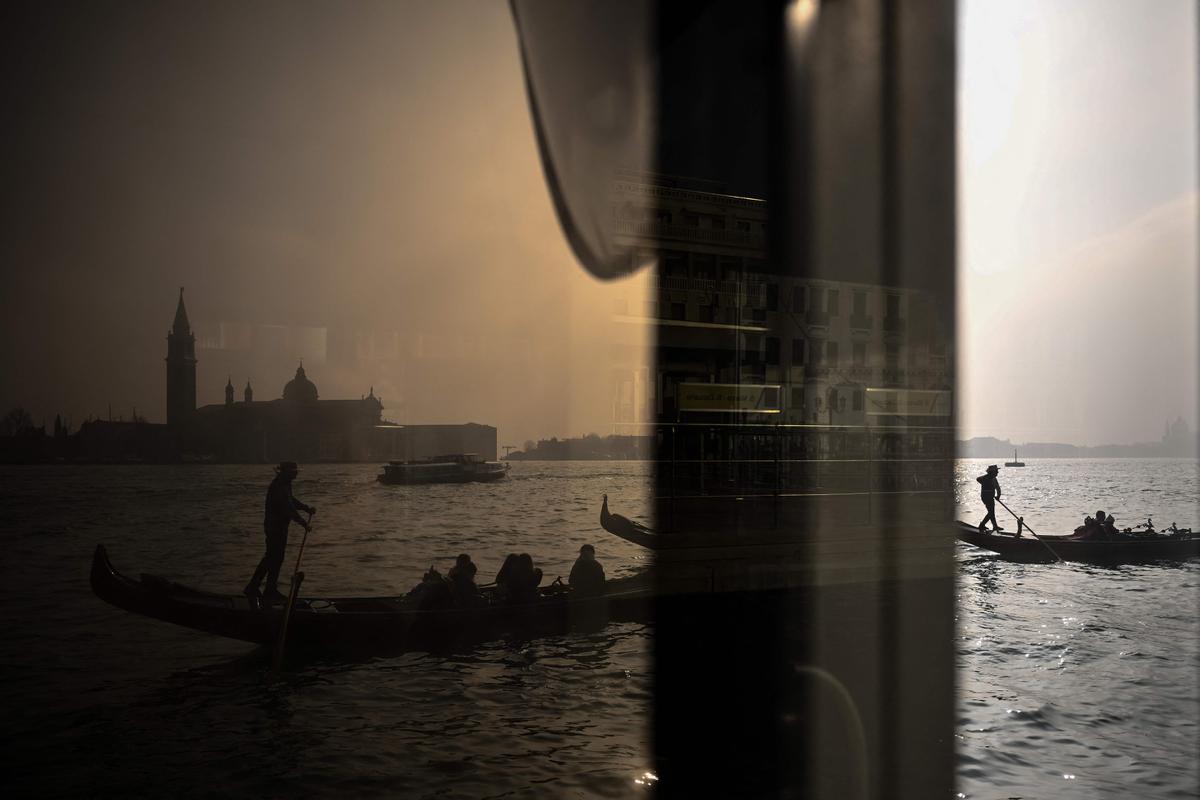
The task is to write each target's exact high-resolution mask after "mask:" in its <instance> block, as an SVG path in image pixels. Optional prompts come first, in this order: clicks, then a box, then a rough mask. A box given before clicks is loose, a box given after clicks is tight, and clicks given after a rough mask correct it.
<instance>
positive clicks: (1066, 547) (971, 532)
mask: <svg viewBox="0 0 1200 800" xmlns="http://www.w3.org/2000/svg"><path fill="white" fill-rule="evenodd" d="M958 539H959V541H962V542H966V543H967V544H970V545H974V546H975V547H980V548H983V549H984V550H991V551H992V552H994V553H999V554H1000V555H1001V556H1002V557H1004V558H1006V559H1008V560H1010V561H1025V562H1031V563H1032V562H1049V561H1058V560H1062V561H1085V562H1091V563H1094V564H1135V563H1139V562H1147V561H1182V560H1183V559H1187V558H1194V557H1195V556H1198V555H1200V537H1196V536H1191V535H1175V536H1156V537H1148V536H1147V537H1129V538H1120V539H1111V540H1107V541H1097V540H1084V539H1073V538H1071V537H1068V536H1039V537H1034V536H1032V535H1030V534H1028V533H1026V534H1024V535H1022V536H1021V537H1017V536H1013V535H1011V534H1007V533H1005V534H996V533H982V532H981V531H980V530H979V528H977V527H975V526H974V525H970V524H968V523H966V522H960V523H958Z"/></svg>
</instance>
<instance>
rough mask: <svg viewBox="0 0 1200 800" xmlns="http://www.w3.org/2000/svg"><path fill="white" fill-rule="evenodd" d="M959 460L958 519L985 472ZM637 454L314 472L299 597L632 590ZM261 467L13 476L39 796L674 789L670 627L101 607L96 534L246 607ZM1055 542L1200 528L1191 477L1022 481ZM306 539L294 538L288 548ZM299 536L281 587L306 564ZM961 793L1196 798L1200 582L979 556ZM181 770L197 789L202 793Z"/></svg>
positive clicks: (13, 547) (1187, 470) (13, 752)
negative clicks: (467, 635)
mask: <svg viewBox="0 0 1200 800" xmlns="http://www.w3.org/2000/svg"><path fill="white" fill-rule="evenodd" d="M984 465H985V464H984V462H978V461H964V462H960V464H959V468H958V476H959V492H960V501H961V503H962V504H963V508H962V514H961V515H962V516H964V517H965V518H970V519H972V520H974V519H975V518H977V517H978V516H981V513H977V512H978V509H977V508H976V506H977V505H978V502H977V499H976V497H977V492H976V491H975V488H976V485H975V483H974V476H975V475H976V474H979V473H980V472H982V468H983V466H984ZM649 470H650V468H649V465H647V464H644V463H632V462H631V463H608V462H603V463H596V462H591V463H571V462H545V463H518V464H515V465H514V467H513V471H512V474H511V477H510V479H509V480H508V481H506V482H501V483H498V484H492V485H467V486H434V487H384V486H380V485H378V484H376V483H375V482H374V475H375V472H376V468H375V467H373V466H371V465H366V464H363V465H358V464H346V465H321V466H315V467H310V468H308V469H307V470H305V472H304V473H303V474H302V476H301V478H300V479H299V480H298V482H297V484H296V494H297V496H298V497H300V498H302V499H304V500H305V501H306V502H309V503H311V504H313V505H316V506H317V507H318V508H319V509H320V510H319V513H318V515H317V517H316V526H315V527H314V531H313V534H312V535H311V537H310V538H309V541H308V545H307V549H306V551H305V556H304V560H305V568H306V572H307V575H308V578H307V580H306V583H305V594H313V595H320V594H400V593H403V592H404V591H405V590H407V589H408V588H409V587H411V586H412V585H413V584H414V583H415V582H416V581H417V580H419V578H420V574H421V573H422V571H424V570H425V569H427V568H428V566H429V565H430V564H437V565H439V566H441V567H442V568H445V567H448V566H449V564H450V563H451V562H452V560H453V557H454V556H455V555H456V554H457V553H458V552H460V551H467V552H470V553H471V554H472V555H473V556H474V557H475V560H476V562H477V563H478V564H479V565H480V571H481V579H482V580H490V578H491V577H492V576H493V575H494V573H495V569H496V568H497V567H498V566H499V563H500V560H501V559H502V557H503V555H504V554H505V553H508V552H511V551H517V552H520V551H527V552H529V553H531V554H532V555H533V556H534V558H535V560H537V562H538V563H539V564H540V565H541V566H542V567H543V569H544V570H545V572H546V575H547V580H549V579H552V578H553V577H554V576H556V575H566V573H567V572H568V571H569V569H570V564H571V562H572V560H573V558H574V554H575V553H576V551H577V550H578V548H579V545H580V544H583V543H584V542H591V543H593V544H595V545H596V547H597V551H598V557H599V558H600V559H601V561H602V562H603V563H604V565H605V567H606V569H607V571H608V573H609V574H610V575H622V574H630V573H633V572H636V571H638V570H640V569H642V568H643V567H644V566H645V565H646V554H645V553H644V552H643V551H641V550H640V549H639V548H636V547H634V546H633V545H629V544H627V543H625V542H623V541H620V540H618V539H616V538H614V537H612V536H609V535H607V534H605V533H604V532H603V531H601V530H600V529H599V526H598V524H597V516H598V513H599V503H600V496H601V495H602V494H604V493H608V494H609V495H610V498H612V499H613V500H614V503H617V502H618V501H619V505H618V506H617V507H618V508H620V509H621V510H622V511H623V512H624V513H627V514H629V515H631V516H635V517H639V516H642V517H644V515H645V514H646V513H647V510H648V509H647V503H648V497H649V488H650V471H649ZM269 478H270V471H269V469H268V468H264V467H256V466H194V465H192V466H178V467H59V466H55V467H26V468H6V469H4V470H3V471H0V480H3V482H4V485H5V487H6V490H5V493H4V495H3V496H2V498H0V514H2V515H3V519H4V520H5V524H4V526H3V533H0V536H3V538H4V543H5V547H6V556H7V557H6V559H5V562H4V570H5V579H4V585H5V586H6V589H7V590H8V591H7V593H6V599H7V601H8V602H7V605H8V612H9V613H8V615H7V617H8V620H7V622H6V623H5V635H4V647H3V653H2V661H0V670H2V671H3V673H2V674H3V677H4V680H3V682H2V683H0V686H2V687H3V688H2V689H0V692H3V700H4V707H5V708H6V709H8V712H7V713H6V715H5V719H4V725H5V727H6V731H5V734H6V735H5V739H6V741H7V742H8V743H9V745H8V752H7V755H8V756H9V761H10V766H9V767H8V768H7V769H6V770H4V774H3V776H2V777H0V786H4V787H7V788H9V789H13V788H17V789H19V790H20V791H22V792H23V793H30V792H34V793H37V794H39V795H67V794H73V795H77V794H91V795H108V796H117V795H131V794H132V795H140V796H164V795H180V794H184V795H206V794H209V795H211V794H230V793H232V794H241V795H250V796H260V795H264V794H278V795H299V794H303V795H305V796H322V795H338V794H346V793H353V794H356V795H383V796H396V797H401V796H402V797H432V796H438V797H504V796H512V797H517V796H520V797H525V796H546V797H597V796H599V797H605V796H607V797H628V796H631V795H635V794H638V793H645V792H648V791H652V786H653V783H654V782H653V780H648V779H647V778H646V772H647V771H648V770H650V769H651V758H650V755H649V750H650V742H651V731H650V729H649V719H650V711H651V708H652V705H653V703H652V696H651V687H652V669H653V664H652V661H651V658H650V651H651V644H652V637H653V626H649V625H632V624H629V625H612V626H609V627H607V628H605V629H604V630H603V631H601V632H599V633H589V634H574V635H569V636H558V637H546V638H540V639H534V640H527V641H522V640H509V641H501V642H494V643H489V644H485V645H481V646H479V647H476V648H473V649H471V650H469V651H465V652H458V653H453V654H448V655H447V654H443V655H436V656H435V655H428V654H408V655H402V656H391V657H386V658H376V659H371V660H366V661H360V662H354V663H345V662H341V661H336V660H331V661H328V662H321V661H316V662H305V663H302V664H299V665H296V666H295V667H294V668H293V669H291V670H289V672H288V673H287V676H286V678H285V679H284V680H281V681H272V680H270V678H269V676H268V661H267V657H266V655H265V653H264V651H263V650H261V649H259V648H255V647H253V646H251V645H246V644H242V643H238V642H232V641H225V640H221V639H217V638H215V637H211V636H207V635H204V634H200V633H194V632H191V631H188V630H184V629H182V628H176V627H174V626H171V625H167V624H165V623H159V622H156V621H153V620H148V619H144V618H139V617H135V616H133V615H130V614H126V613H124V612H121V611H119V610H117V609H115V608H111V607H109V606H107V605H105V604H104V603H102V602H101V601H99V600H98V599H96V598H95V597H94V596H93V595H92V594H91V592H90V588H89V586H88V566H89V563H90V557H91V552H92V549H93V548H94V546H95V544H96V543H98V542H103V543H105V544H106V545H108V548H109V552H110V555H111V557H112V559H113V561H114V563H115V564H116V565H117V567H118V568H120V569H123V570H125V571H127V572H130V573H132V574H137V573H138V572H143V571H144V572H153V573H158V574H163V575H166V576H169V577H170V578H172V579H174V580H178V581H180V582H183V583H187V584H190V585H195V586H201V587H204V588H208V589H212V590H227V591H230V592H233V591H236V590H237V589H238V588H240V586H242V585H243V584H244V583H245V580H246V578H247V577H248V574H249V572H250V571H251V569H252V568H253V566H254V564H255V563H256V561H257V559H258V557H259V556H260V555H261V549H262V532H261V513H262V496H263V491H264V490H265V486H266V482H267V481H268V480H269ZM1001 483H1002V486H1003V487H1004V499H1005V501H1006V502H1009V505H1011V506H1012V507H1013V508H1014V510H1019V511H1021V513H1024V514H1026V518H1027V521H1028V522H1029V523H1030V524H1031V525H1032V526H1033V527H1034V529H1035V530H1037V531H1038V532H1043V533H1052V532H1065V531H1067V530H1070V529H1071V528H1073V527H1074V526H1075V525H1076V524H1078V521H1079V520H1080V519H1081V518H1082V515H1083V513H1084V512H1085V511H1087V512H1089V513H1094V511H1095V510H1096V508H1100V507H1102V508H1105V510H1110V509H1111V510H1113V511H1115V513H1117V514H1118V519H1119V520H1120V521H1121V523H1122V525H1124V524H1130V523H1132V522H1133V521H1135V520H1141V519H1144V518H1145V516H1146V515H1148V514H1154V519H1155V523H1156V524H1157V525H1159V527H1162V526H1165V525H1166V524H1169V523H1170V522H1171V521H1177V522H1178V523H1179V524H1180V525H1181V526H1184V525H1188V526H1192V527H1196V526H1197V523H1200V519H1198V518H1197V516H1198V515H1197V513H1196V505H1195V504H1196V497H1197V479H1196V462H1195V461H1191V460H1111V461H1104V460H1094V461H1067V460H1054V461H1046V462H1041V463H1035V462H1031V463H1030V465H1029V467H1026V468H1025V469H1024V470H1016V469H1014V470H1003V471H1002V474H1001ZM298 538H299V535H298V534H296V533H293V542H296V541H297V540H298ZM294 557H295V547H294V544H293V548H292V549H291V550H290V552H289V558H288V562H287V564H286V565H285V572H288V573H290V570H291V564H292V559H294ZM958 559H959V564H960V567H961V569H960V582H959V606H958V621H959V636H960V640H959V643H958V648H957V650H958V659H959V698H960V699H959V718H958V721H957V730H956V735H957V737H958V753H959V756H958V777H959V784H960V785H959V792H960V793H961V794H962V795H964V796H967V797H981V798H984V797H986V798H991V797H995V798H1007V797H1046V796H1051V795H1053V796H1056V797H1081V798H1082V797H1089V798H1091V797H1111V798H1123V797H1129V796H1141V797H1193V796H1195V794H1196V792H1197V789H1198V786H1200V764H1198V761H1197V755H1196V753H1197V752H1198V747H1200V735H1198V728H1197V722H1198V719H1200V689H1198V681H1197V678H1198V672H1197V670H1198V668H1200V624H1198V622H1197V614H1196V611H1197V599H1198V597H1200V594H1198V591H1197V589H1198V587H1200V564H1198V563H1196V562H1191V563H1188V564H1184V565H1179V564H1165V565H1153V566H1138V567H1121V568H1116V569H1099V568H1095V567H1087V566H1080V565H1068V564H1060V565H1017V564H1008V563H1005V562H1001V561H998V560H997V559H995V558H994V557H992V556H990V555H986V554H983V553H980V552H979V551H976V550H974V549H972V548H968V547H966V546H962V547H960V549H959V551H958ZM182 781H186V783H185V782H182Z"/></svg>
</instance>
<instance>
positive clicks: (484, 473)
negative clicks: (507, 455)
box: [377, 453, 511, 485]
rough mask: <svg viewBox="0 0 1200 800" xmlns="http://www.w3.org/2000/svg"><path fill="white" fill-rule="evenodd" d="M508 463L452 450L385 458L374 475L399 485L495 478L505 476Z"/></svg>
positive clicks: (382, 481) (382, 480)
mask: <svg viewBox="0 0 1200 800" xmlns="http://www.w3.org/2000/svg"><path fill="white" fill-rule="evenodd" d="M510 466H511V465H509V464H505V463H501V462H499V461H487V460H485V459H484V458H483V457H482V456H479V455H477V454H475V453H455V454H452V455H444V456H433V457H432V458H426V459H422V460H419V461H389V462H388V463H387V464H384V466H383V472H381V473H380V474H379V476H378V478H377V479H378V481H379V482H380V483H387V484H400V485H412V484H421V483H473V482H478V481H495V480H500V479H501V478H503V477H504V476H506V475H507V474H508V470H509V468H510Z"/></svg>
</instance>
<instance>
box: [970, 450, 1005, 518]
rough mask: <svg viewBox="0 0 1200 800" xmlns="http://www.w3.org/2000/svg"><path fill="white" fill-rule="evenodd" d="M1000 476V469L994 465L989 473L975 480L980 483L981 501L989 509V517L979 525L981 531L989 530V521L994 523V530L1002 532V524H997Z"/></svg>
mask: <svg viewBox="0 0 1200 800" xmlns="http://www.w3.org/2000/svg"><path fill="white" fill-rule="evenodd" d="M999 474H1000V468H999V467H998V466H996V465H995V464H992V465H991V466H989V467H988V468H987V472H986V473H984V474H983V475H980V476H979V477H978V478H976V479H975V480H977V481H979V499H980V500H982V501H983V505H984V506H986V507H987V512H988V513H987V516H986V517H984V518H983V521H982V522H980V523H979V530H980V531H984V530H987V521H988V520H989V519H990V520H991V521H992V529H993V530H997V531H1002V530H1004V528H1001V527H1000V523H998V522H996V500H997V499H999V497H1000V481H999V480H997V479H996V476H997V475H999Z"/></svg>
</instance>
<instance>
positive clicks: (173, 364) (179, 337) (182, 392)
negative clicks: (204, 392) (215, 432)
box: [166, 287, 196, 428]
mask: <svg viewBox="0 0 1200 800" xmlns="http://www.w3.org/2000/svg"><path fill="white" fill-rule="evenodd" d="M166 361H167V424H168V425H170V426H172V427H177V428H178V427H183V426H187V425H188V424H190V423H191V421H192V417H193V415H194V413H195V411H196V337H195V336H194V335H193V334H192V326H191V325H190V324H189V323H188V316H187V308H185V307H184V305H183V287H180V289H179V304H178V305H176V307H175V323H174V324H173V325H172V326H171V330H170V331H169V332H168V333H167V358H166Z"/></svg>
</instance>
